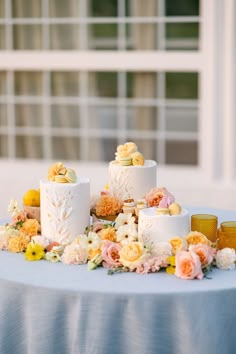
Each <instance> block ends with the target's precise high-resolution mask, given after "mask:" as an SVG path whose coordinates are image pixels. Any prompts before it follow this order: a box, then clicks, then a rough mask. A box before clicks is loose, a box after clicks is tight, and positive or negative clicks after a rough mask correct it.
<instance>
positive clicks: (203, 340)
mask: <svg viewBox="0 0 236 354" xmlns="http://www.w3.org/2000/svg"><path fill="white" fill-rule="evenodd" d="M197 211H199V208H198V210H197ZM213 211H215V210H212V209H211V210H209V209H208V210H207V212H213ZM191 212H193V213H194V212H195V210H194V209H193V208H191ZM200 212H203V210H200ZM215 214H216V211H215ZM217 215H218V216H219V218H222V220H226V219H228V220H233V219H234V220H236V212H226V211H225V212H219V213H218V214H217ZM220 220H221V219H220ZM210 276H211V279H203V280H202V281H200V280H199V281H198V280H194V281H184V280H180V279H178V278H176V277H174V276H171V275H167V274H166V273H164V272H159V273H156V274H149V275H138V274H135V273H123V274H115V275H113V276H108V275H107V271H106V270H105V269H97V270H95V271H87V266H86V265H82V266H68V265H64V264H62V263H56V264H53V263H50V262H46V261H39V262H28V261H25V260H24V256H23V255H22V254H11V253H8V252H0V286H1V288H0V289H1V290H0V353H1V354H39V353H40V354H41V353H44V354H46V353H48V354H54V353H55V354H63V353H65V354H173V353H176V354H234V353H235V352H236V335H235V329H234V325H235V324H236V307H235V303H236V271H220V270H217V269H214V270H213V272H212V273H211V274H210Z"/></svg>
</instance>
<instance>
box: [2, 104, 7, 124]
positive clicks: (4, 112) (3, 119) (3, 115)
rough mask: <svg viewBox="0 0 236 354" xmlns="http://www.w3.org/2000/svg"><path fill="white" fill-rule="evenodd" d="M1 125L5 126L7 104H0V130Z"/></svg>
mask: <svg viewBox="0 0 236 354" xmlns="http://www.w3.org/2000/svg"><path fill="white" fill-rule="evenodd" d="M1 126H2V127H3V126H7V105H6V104H0V130H1Z"/></svg>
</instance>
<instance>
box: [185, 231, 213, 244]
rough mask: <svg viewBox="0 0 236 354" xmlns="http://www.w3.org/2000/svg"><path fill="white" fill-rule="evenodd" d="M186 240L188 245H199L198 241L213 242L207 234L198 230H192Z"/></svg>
mask: <svg viewBox="0 0 236 354" xmlns="http://www.w3.org/2000/svg"><path fill="white" fill-rule="evenodd" d="M186 241H187V242H188V245H197V244H198V243H204V244H206V245H209V244H210V243H211V242H210V241H209V240H208V238H207V237H206V236H205V235H203V234H202V233H201V232H198V231H191V232H190V233H189V234H188V235H187V236H186Z"/></svg>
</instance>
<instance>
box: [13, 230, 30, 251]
mask: <svg viewBox="0 0 236 354" xmlns="http://www.w3.org/2000/svg"><path fill="white" fill-rule="evenodd" d="M29 242H30V237H29V236H27V235H25V234H23V233H20V235H18V236H10V237H9V239H8V247H7V249H8V251H9V252H14V253H18V252H23V251H24V250H25V249H26V248H27V246H28V243H29Z"/></svg>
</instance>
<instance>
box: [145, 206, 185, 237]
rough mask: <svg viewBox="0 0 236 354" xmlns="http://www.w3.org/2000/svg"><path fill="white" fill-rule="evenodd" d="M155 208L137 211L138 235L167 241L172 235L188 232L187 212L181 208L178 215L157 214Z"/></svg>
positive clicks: (182, 234)
mask: <svg viewBox="0 0 236 354" xmlns="http://www.w3.org/2000/svg"><path fill="white" fill-rule="evenodd" d="M156 211H157V208H155V207H153V208H146V209H143V210H140V212H139V223H138V237H139V239H140V240H142V239H147V238H148V239H150V240H151V241H153V242H159V241H169V240H170V239H171V238H172V237H174V236H180V237H183V236H186V235H187V234H188V233H189V232H190V222H189V213H188V211H187V210H186V209H182V211H181V213H180V214H179V215H157V212H156Z"/></svg>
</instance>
